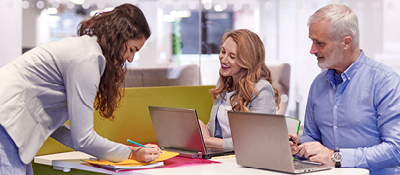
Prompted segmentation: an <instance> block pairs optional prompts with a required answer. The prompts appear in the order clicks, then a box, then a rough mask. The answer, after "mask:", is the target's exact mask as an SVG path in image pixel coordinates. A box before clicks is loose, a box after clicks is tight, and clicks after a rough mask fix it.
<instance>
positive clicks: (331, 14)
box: [308, 4, 360, 48]
mask: <svg viewBox="0 0 400 175" xmlns="http://www.w3.org/2000/svg"><path fill="white" fill-rule="evenodd" d="M321 21H330V22H331V27H330V31H329V33H330V35H331V38H332V39H333V40H335V41H337V42H338V41H340V40H341V39H342V38H343V37H345V36H350V37H351V38H352V39H353V44H352V46H351V47H352V48H359V45H360V30H359V28H358V18H357V15H356V14H355V13H354V12H353V11H352V10H351V9H350V8H349V7H347V6H345V5H342V4H329V5H327V6H325V7H322V8H320V9H319V10H317V11H316V12H315V13H314V14H313V15H312V16H310V18H309V19H308V26H310V25H311V24H314V23H317V22H321Z"/></svg>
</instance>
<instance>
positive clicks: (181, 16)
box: [0, 0, 400, 120]
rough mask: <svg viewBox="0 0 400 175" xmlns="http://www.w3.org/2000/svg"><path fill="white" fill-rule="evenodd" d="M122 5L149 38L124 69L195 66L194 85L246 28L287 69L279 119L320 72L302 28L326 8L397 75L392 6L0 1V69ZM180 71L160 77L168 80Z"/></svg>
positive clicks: (214, 71)
mask: <svg viewBox="0 0 400 175" xmlns="http://www.w3.org/2000/svg"><path fill="white" fill-rule="evenodd" d="M123 3H132V4H134V5H137V6H138V7H139V8H141V9H142V10H143V12H144V14H145V16H146V18H147V20H148V22H149V24H150V27H151V30H152V35H151V37H150V38H149V40H148V41H147V42H146V44H145V45H144V47H143V48H142V49H141V51H140V53H139V54H137V56H135V60H134V61H133V63H130V64H128V65H127V66H128V67H133V68H143V69H146V68H156V67H182V66H185V65H197V66H198V74H197V75H196V76H197V77H193V78H196V81H195V83H194V85H213V84H215V83H216V82H217V79H218V70H219V67H220V64H219V60H218V53H219V45H220V44H221V38H222V35H223V33H225V32H226V31H229V30H233V29H239V28H246V29H249V30H251V31H253V32H255V33H257V34H258V35H259V36H260V37H261V39H262V40H263V42H264V45H265V47H266V48H265V49H266V63H267V65H273V64H279V63H289V64H290V67H291V75H290V77H291V78H290V92H289V94H290V95H289V97H287V96H286V97H283V98H282V100H283V101H288V103H289V105H288V108H287V110H286V112H285V114H286V115H288V116H291V117H296V118H299V119H301V120H302V119H303V118H304V113H305V105H306V101H307V95H308V90H309V86H310V84H311V83H312V80H313V79H314V78H315V76H316V75H317V74H318V73H319V72H321V69H319V68H318V66H317V63H316V62H317V61H316V59H315V56H313V55H311V54H310V53H309V50H310V47H311V41H310V39H309V38H308V27H307V20H308V17H309V16H310V15H311V14H313V13H314V12H315V11H316V10H317V9H319V8H321V7H322V6H325V5H326V4H329V3H342V4H345V5H348V6H350V7H351V8H352V9H353V10H354V11H355V13H356V14H357V15H358V18H359V25H360V32H361V36H360V47H361V48H362V49H363V50H364V52H365V53H366V55H368V56H369V57H372V58H374V59H375V60H377V61H379V62H383V63H385V64H387V65H389V66H391V67H393V68H394V69H395V70H396V71H398V72H400V32H399V31H400V18H399V17H400V1H398V0H345V1H343V0H1V2H0V24H1V26H0V38H1V40H0V67H2V66H4V65H5V64H7V63H8V62H11V61H12V60H14V59H15V58H17V57H18V56H19V55H21V54H22V53H23V52H25V51H27V50H29V49H31V48H33V47H35V46H38V45H40V44H43V43H47V42H51V41H57V40H59V39H61V38H64V37H71V36H75V34H76V29H77V25H78V24H79V22H80V21H82V20H83V19H86V18H88V17H90V16H91V15H93V14H94V13H96V12H99V11H108V10H111V9H112V8H113V7H115V6H117V5H120V4H123ZM179 71H180V70H179V69H178V70H177V71H166V72H164V74H168V75H165V76H166V77H170V78H172V79H173V78H174V76H177V75H178V74H179ZM196 71H197V70H196ZM197 82H198V83H197ZM2 83H7V82H2Z"/></svg>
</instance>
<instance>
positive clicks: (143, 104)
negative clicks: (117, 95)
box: [33, 86, 215, 175]
mask: <svg viewBox="0 0 400 175" xmlns="http://www.w3.org/2000/svg"><path fill="white" fill-rule="evenodd" d="M214 87H215V86H164V87H139V88H126V89H125V91H124V94H125V95H124V96H123V98H122V99H121V104H120V108H118V109H117V111H116V112H115V119H114V121H110V120H106V119H104V118H102V117H101V116H100V115H99V113H98V112H97V111H95V112H94V130H95V131H96V132H97V133H98V134H99V135H101V136H103V137H105V138H107V139H109V140H112V141H115V142H119V143H126V144H128V143H127V142H126V139H128V138H129V139H131V140H134V141H137V142H140V143H151V142H156V141H157V139H156V136H155V133H154V129H153V125H152V123H151V118H150V115H149V111H148V106H164V107H175V108H190V109H196V110H197V115H198V117H199V119H201V120H202V121H203V122H204V123H207V122H208V119H209V118H210V112H211V107H212V97H211V95H210V94H209V92H208V91H209V90H210V89H211V88H214ZM67 151H72V149H70V148H68V147H65V146H64V145H62V144H60V143H59V142H57V141H55V140H54V139H52V138H49V139H47V141H46V142H45V143H44V144H43V146H42V147H41V149H40V150H39V152H38V153H37V155H38V156H39V155H46V154H54V153H61V152H67ZM33 169H34V173H35V174H36V175H41V174H64V172H62V171H59V170H53V169H52V168H51V167H50V166H47V165H39V164H34V163H33ZM71 171H72V170H71ZM73 171H74V172H75V173H78V174H82V173H84V174H88V173H89V174H90V173H91V172H87V171H80V170H73ZM70 173H71V172H70ZM75 173H74V174H75ZM91 174H96V173H91Z"/></svg>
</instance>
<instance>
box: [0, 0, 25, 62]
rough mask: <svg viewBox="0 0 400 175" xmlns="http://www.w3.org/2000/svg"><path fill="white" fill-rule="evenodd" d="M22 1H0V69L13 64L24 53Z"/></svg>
mask: <svg viewBox="0 0 400 175" xmlns="http://www.w3.org/2000/svg"><path fill="white" fill-rule="evenodd" d="M21 30H22V8H21V0H1V1H0V34H1V35H0V38H1V39H0V67H3V66H4V65H6V64H7V63H9V62H11V61H12V60H14V59H15V58H17V57H18V56H20V55H21V52H22V49H21V48H22V47H21V45H22V41H21V38H22V37H21V33H22V31H21Z"/></svg>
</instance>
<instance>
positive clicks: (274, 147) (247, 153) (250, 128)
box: [228, 111, 332, 173]
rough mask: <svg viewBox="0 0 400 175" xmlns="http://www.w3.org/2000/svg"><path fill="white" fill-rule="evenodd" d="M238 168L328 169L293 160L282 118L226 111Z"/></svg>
mask: <svg viewBox="0 0 400 175" xmlns="http://www.w3.org/2000/svg"><path fill="white" fill-rule="evenodd" d="M228 119H229V124H230V127H231V133H232V141H233V147H234V149H235V154H236V162H237V164H238V165H242V166H245V167H253V168H262V169H269V170H274V171H283V172H288V173H304V172H311V171H317V170H326V169H330V168H332V167H328V166H325V165H321V164H319V163H313V162H309V161H300V160H293V156H292V153H291V149H290V144H289V139H288V131H287V128H286V120H285V116H283V115H273V114H259V113H246V112H232V111H228Z"/></svg>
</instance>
